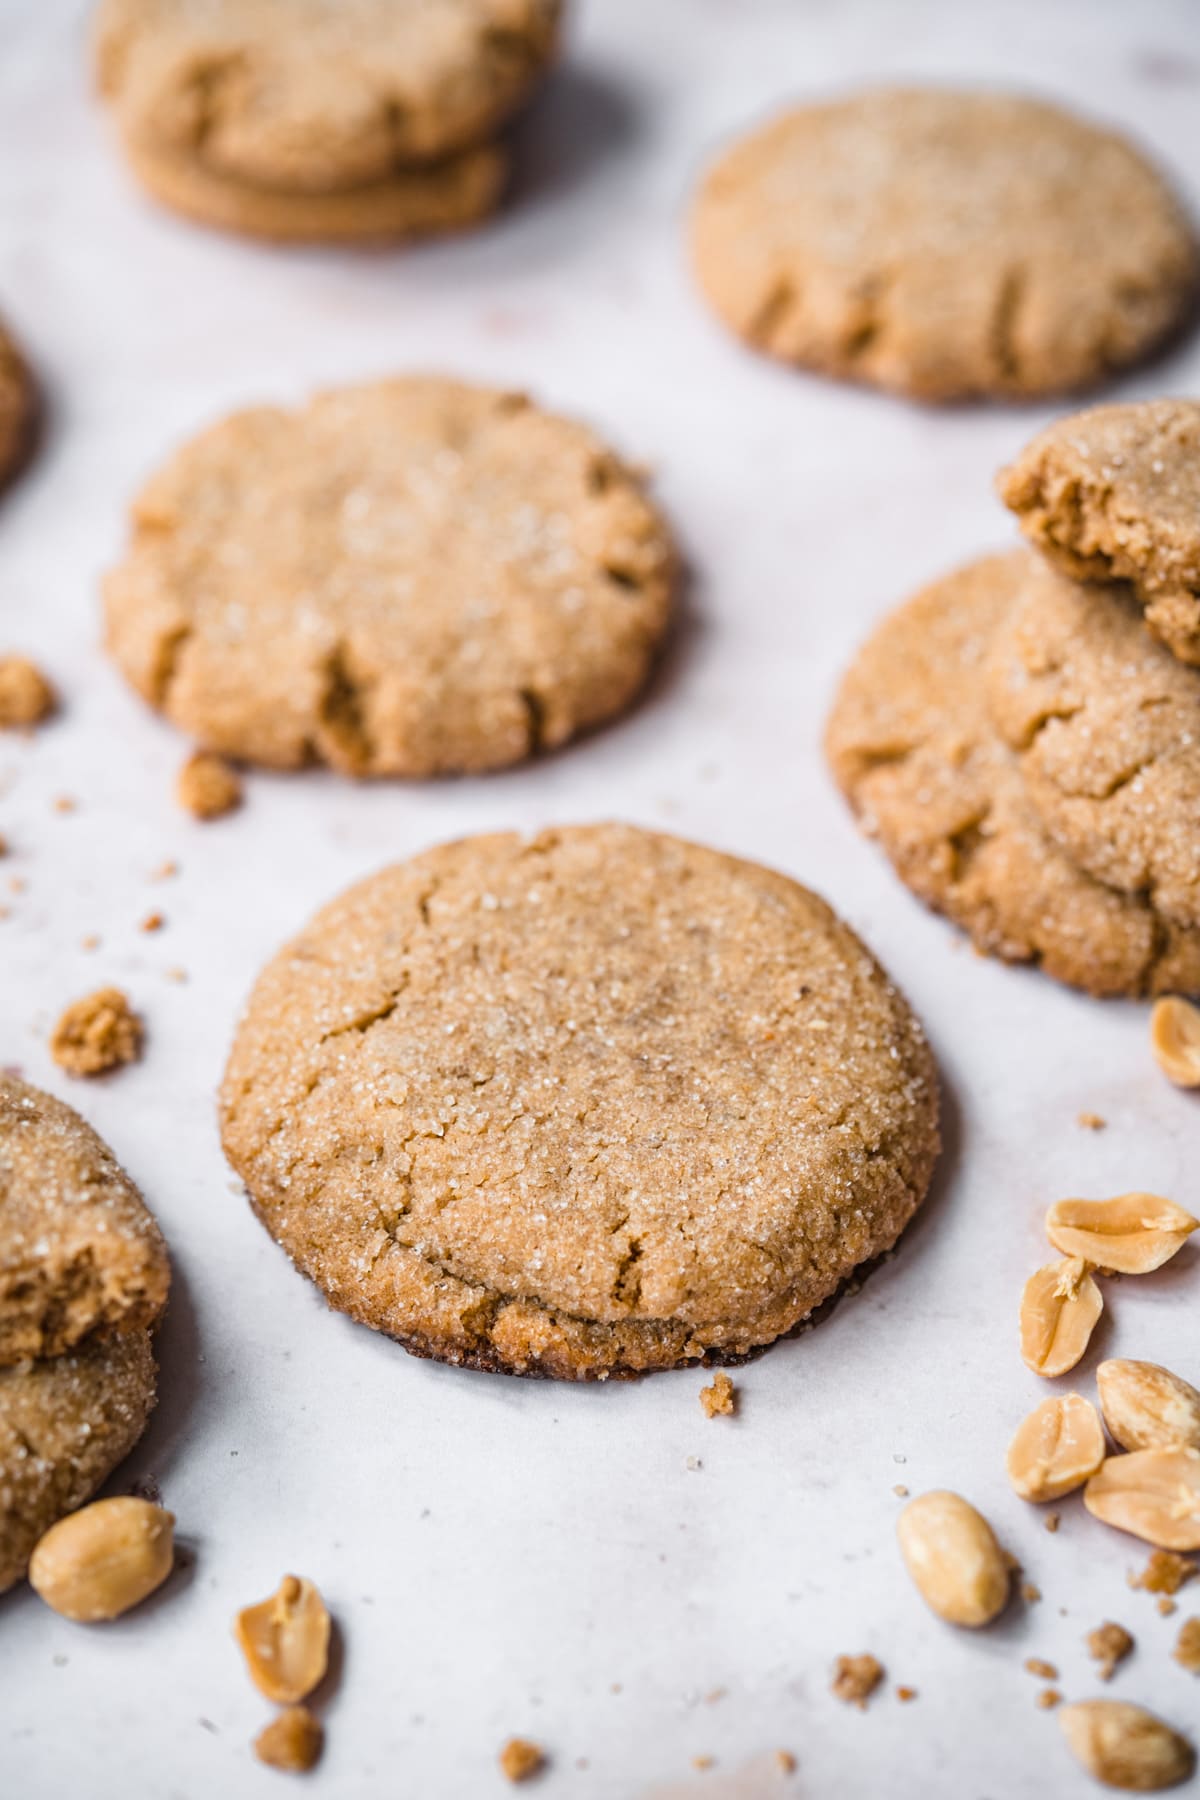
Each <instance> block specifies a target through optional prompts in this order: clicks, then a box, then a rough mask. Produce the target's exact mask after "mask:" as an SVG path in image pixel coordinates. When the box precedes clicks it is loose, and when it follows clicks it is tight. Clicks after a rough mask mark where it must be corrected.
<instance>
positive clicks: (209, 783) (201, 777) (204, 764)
mask: <svg viewBox="0 0 1200 1800" xmlns="http://www.w3.org/2000/svg"><path fill="white" fill-rule="evenodd" d="M175 795H176V798H177V799H178V801H179V804H180V806H182V807H183V809H184V811H185V812H190V813H191V815H192V817H193V818H194V819H223V818H224V817H225V815H226V814H227V813H231V812H235V811H236V810H237V808H238V807H239V806H240V805H241V804H242V778H241V776H240V775H239V774H238V772H237V770H236V769H235V768H234V766H233V764H232V763H231V762H228V761H226V759H225V757H223V756H214V755H213V754H212V753H211V752H210V751H207V750H197V751H195V752H194V753H193V755H191V756H189V757H188V759H187V761H186V762H185V763H184V765H183V767H182V768H181V769H180V771H179V775H178V778H177V780H176V783H175Z"/></svg>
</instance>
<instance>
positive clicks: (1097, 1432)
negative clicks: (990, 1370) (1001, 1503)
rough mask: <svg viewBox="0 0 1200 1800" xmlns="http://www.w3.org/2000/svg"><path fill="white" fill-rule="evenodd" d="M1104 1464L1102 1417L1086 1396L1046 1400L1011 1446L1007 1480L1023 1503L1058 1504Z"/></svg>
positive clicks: (1021, 1429)
mask: <svg viewBox="0 0 1200 1800" xmlns="http://www.w3.org/2000/svg"><path fill="white" fill-rule="evenodd" d="M1103 1461H1104V1432H1103V1430H1102V1429H1101V1426H1100V1419H1099V1415H1098V1414H1097V1412H1096V1409H1095V1407H1094V1406H1093V1405H1092V1403H1091V1401H1090V1400H1085V1399H1084V1398H1083V1395H1082V1394H1058V1395H1055V1397H1054V1398H1053V1399H1052V1400H1043V1401H1042V1404H1041V1405H1040V1406H1036V1407H1035V1408H1034V1410H1033V1411H1032V1412H1031V1413H1030V1414H1029V1416H1028V1418H1026V1419H1023V1420H1022V1421H1021V1423H1020V1425H1018V1427H1017V1430H1016V1433H1015V1435H1014V1437H1013V1440H1012V1443H1011V1444H1010V1445H1009V1446H1008V1457H1007V1459H1006V1467H1007V1469H1008V1479H1009V1480H1010V1481H1011V1482H1012V1484H1013V1487H1014V1489H1015V1490H1016V1492H1017V1493H1018V1494H1020V1496H1021V1498H1022V1500H1037V1501H1042V1500H1059V1499H1061V1498H1062V1496H1063V1495H1064V1494H1069V1493H1071V1492H1072V1491H1073V1490H1074V1489H1075V1488H1077V1487H1082V1486H1083V1484H1084V1482H1085V1481H1086V1480H1087V1479H1088V1477H1089V1476H1091V1475H1094V1474H1095V1473H1096V1470H1097V1469H1098V1468H1099V1467H1100V1464H1101V1463H1102V1462H1103Z"/></svg>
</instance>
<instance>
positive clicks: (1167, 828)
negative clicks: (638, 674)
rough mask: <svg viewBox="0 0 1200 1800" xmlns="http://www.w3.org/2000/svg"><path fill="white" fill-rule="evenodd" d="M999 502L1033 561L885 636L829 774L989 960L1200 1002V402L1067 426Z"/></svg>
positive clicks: (947, 582)
mask: <svg viewBox="0 0 1200 1800" xmlns="http://www.w3.org/2000/svg"><path fill="white" fill-rule="evenodd" d="M1000 486H1001V492H1002V494H1003V497H1004V498H1005V500H1006V501H1007V503H1008V504H1009V506H1011V507H1012V509H1013V510H1014V512H1016V514H1017V516H1018V518H1019V519H1020V521H1021V525H1022V528H1023V530H1024V531H1025V533H1026V536H1027V537H1028V538H1029V539H1030V540H1031V542H1032V543H1033V544H1034V545H1036V547H1037V548H1036V551H1033V550H1025V551H1016V552H1012V553H1010V554H1009V555H1007V556H994V557H988V558H985V559H984V560H982V561H980V562H977V563H974V564H972V565H971V566H970V567H968V568H966V569H963V570H960V571H958V572H957V573H956V574H954V575H951V576H948V577H947V578H945V579H944V580H942V581H939V582H936V583H935V584H934V585H933V586H932V587H930V588H927V589H926V590H925V591H924V592H923V593H920V594H918V595H917V596H916V598H915V599H913V600H910V601H909V602H908V603H907V604H906V605H905V606H902V607H901V608H899V610H898V611H896V612H894V613H893V614H891V615H890V616H889V617H888V618H886V619H885V620H884V621H883V623H882V625H881V626H880V627H879V628H878V629H877V630H876V632H875V633H874V635H873V636H872V638H871V639H870V640H869V641H868V643H867V644H866V645H865V646H864V648H863V650H862V651H861V652H860V654H859V656H858V658H857V660H856V661H855V663H854V665H853V666H852V667H851V669H850V671H849V673H848V674H847V676H846V678H845V680H844V682H843V684H842V688H841V691H840V693H839V695H838V699H837V701H836V704H835V706H834V710H833V713H832V715H831V718H830V721H829V726H828V734H827V749H828V753H829V758H830V762H831V764H832V767H833V771H834V774H835V776H836V778H837V780H838V782H839V785H840V786H841V787H842V789H843V791H844V792H845V794H846V795H847V797H848V799H849V800H850V802H851V805H852V806H853V807H854V808H855V810H856V812H857V813H858V815H859V817H860V819H861V820H862V821H863V823H864V825H865V827H866V829H867V830H868V831H870V832H871V833H872V834H874V835H877V836H878V837H879V838H880V840H881V842H882V843H883V845H884V847H885V849H886V850H887V852H888V854H889V856H890V857H891V859H892V861H893V863H894V864H895V865H896V868H897V869H898V871H899V873H900V875H901V877H902V879H903V880H904V881H905V882H906V883H907V884H908V885H909V886H910V887H911V888H912V889H913V890H914V891H915V892H916V893H917V894H919V895H920V896H921V897H922V898H923V899H924V900H926V901H927V902H928V903H929V904H930V905H932V906H934V907H936V908H938V909H939V910H940V911H943V912H945V913H947V914H948V915H949V916H950V917H951V918H953V919H954V920H955V921H956V922H957V923H959V924H960V925H962V926H963V927H964V928H965V929H966V930H967V931H968V932H969V933H970V935H971V937H972V938H973V940H974V941H975V943H976V945H977V946H978V947H979V948H980V949H981V950H984V951H987V952H989V953H991V954H995V955H998V956H1003V957H1006V958H1009V959H1011V960H1016V961H1033V962H1037V963H1040V964H1041V965H1042V966H1043V967H1045V968H1046V970H1047V971H1048V972H1049V973H1050V974H1052V975H1054V976H1056V977H1057V978H1058V979H1060V980H1062V981H1066V982H1069V983H1070V984H1071V985H1073V986H1076V987H1080V988H1083V989H1085V990H1086V991H1087V992H1089V993H1093V994H1130V995H1137V994H1146V993H1162V992H1167V991H1174V992H1183V993H1194V992H1197V991H1200V671H1198V670H1197V667H1196V666H1195V665H1196V664H1197V663H1200V404H1197V403H1195V402H1190V401H1172V400H1166V401H1159V402H1155V403H1151V404H1142V405H1128V406H1111V407H1102V408H1099V409H1096V410H1095V411H1092V412H1087V413H1083V414H1080V415H1077V416H1076V417H1073V418H1069V419H1065V420H1063V421H1061V422H1059V423H1058V424H1056V425H1055V426H1053V427H1052V428H1051V429H1050V430H1048V431H1046V432H1044V433H1043V434H1042V435H1041V436H1040V437H1038V438H1036V439H1035V440H1034V442H1033V443H1032V444H1031V445H1030V446H1029V447H1028V448H1027V449H1026V451H1025V452H1024V453H1023V455H1022V456H1021V457H1019V458H1018V459H1017V461H1016V462H1015V463H1014V465H1013V466H1012V467H1011V468H1010V469H1007V470H1005V471H1004V473H1003V474H1002V476H1001V481H1000Z"/></svg>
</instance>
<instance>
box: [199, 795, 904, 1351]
mask: <svg viewBox="0 0 1200 1800" xmlns="http://www.w3.org/2000/svg"><path fill="white" fill-rule="evenodd" d="M221 1112H222V1127H223V1136H224V1143H225V1149H226V1153H227V1154H228V1156H229V1159H230V1161H231V1162H232V1164H233V1166H234V1167H235V1169H236V1170H237V1171H238V1173H239V1174H240V1175H241V1176H242V1178H243V1179H244V1181H245V1182H246V1185H247V1187H248V1189H249V1192H250V1196H251V1200H252V1202H253V1204H254V1206H255V1209H256V1210H257V1212H258V1214H259V1216H260V1218H261V1219H262V1221H263V1223H264V1224H265V1225H266V1227H267V1229H268V1230H269V1231H270V1232H271V1234H272V1235H273V1236H274V1237H275V1238H276V1239H277V1240H278V1241H279V1242H280V1243H281V1244H282V1245H283V1247H284V1248H285V1249H286V1250H287V1251H288V1253H289V1255H290V1256H291V1257H292V1259H293V1261H294V1262H295V1263H296V1264H297V1266H298V1267H299V1268H300V1269H301V1270H302V1271H303V1272H304V1273H305V1274H307V1275H308V1276H310V1277H311V1279H312V1280H314V1281H315V1282H316V1283H317V1285H318V1286H319V1287H320V1288H321V1289H322V1290H323V1291H324V1293H325V1295H326V1297H327V1298H328V1300H329V1301H330V1304H331V1305H333V1306H334V1307H337V1308H339V1309H340V1310H342V1311H344V1312H347V1313H349V1314H350V1315H351V1316H352V1317H354V1318H355V1319H358V1320H360V1321H361V1322H362V1323H364V1324H367V1325H370V1326H373V1327H374V1328H375V1329H376V1330H379V1331H383V1332H385V1333H387V1334H388V1335H390V1336H392V1337H394V1338H397V1339H398V1340H399V1341H400V1342H401V1343H403V1344H404V1345H405V1346H406V1348H408V1349H410V1350H413V1351H415V1352H417V1353H418V1354H421V1355H425V1356H432V1357H437V1358H440V1359H442V1360H444V1361H447V1362H453V1363H462V1364H469V1365H472V1366H474V1367H477V1368H482V1369H493V1370H498V1371H503V1372H508V1373H515V1374H524V1375H549V1376H555V1377H560V1378H570V1379H586V1378H604V1377H607V1376H610V1375H631V1374H637V1373H641V1372H643V1371H649V1370H653V1369H662V1368H669V1367H672V1366H675V1365H678V1364H683V1363H689V1362H695V1361H698V1360H699V1359H701V1358H702V1357H704V1356H705V1355H708V1354H711V1353H717V1354H726V1355H734V1354H743V1353H746V1352H748V1351H750V1350H751V1349H753V1348H754V1347H756V1346H759V1345H763V1344H767V1343H770V1342H771V1341H772V1340H773V1339H774V1338H776V1337H778V1336H780V1335H781V1334H782V1333H784V1332H786V1331H789V1330H790V1329H791V1328H792V1327H793V1326H794V1325H795V1324H796V1323H797V1322H798V1321H799V1320H801V1319H803V1318H805V1317H806V1316H807V1315H808V1314H809V1313H810V1312H811V1311H812V1310H813V1308H814V1307H816V1306H817V1305H819V1304H820V1302H821V1301H822V1300H823V1299H825V1298H826V1297H827V1296H828V1295H829V1294H831V1293H833V1292H834V1290H835V1289H836V1288H837V1287H838V1286H839V1284H840V1283H841V1282H842V1281H843V1280H844V1278H845V1277H846V1276H848V1275H849V1274H850V1272H851V1271H852V1270H853V1269H854V1268H855V1267H856V1266H857V1265H858V1264H860V1263H862V1262H865V1261H867V1260H869V1259H870V1258H872V1257H874V1256H877V1255H879V1254H880V1253H881V1252H882V1251H883V1250H885V1249H887V1248H888V1247H889V1246H890V1245H892V1244H893V1243H894V1242H895V1240H896V1239H897V1237H898V1236H899V1234H900V1232H901V1230H902V1229H903V1227H904V1226H905V1224H906V1223H907V1222H908V1220H909V1218H910V1217H911V1215H912V1213H913V1212H914V1211H915V1209H916V1207H917V1206H918V1204H919V1203H920V1201H921V1199H922V1198H923V1196H924V1194H925V1191H926V1188H927V1186H928V1183H929V1179H930V1175H931V1172H932V1169H933V1164H934V1160H935V1157H936V1154H937V1148H938V1133H937V1092H936V1077H935V1071H934V1065H933V1060H932V1057H931V1055H930V1052H929V1050H928V1048H927V1046H926V1043H925V1040H924V1037H923V1035H922V1033H921V1029H920V1026H919V1025H918V1023H917V1022H916V1020H915V1019H914V1017H913V1015H912V1013H911V1012H910V1010H909V1008H908V1006H907V1005H906V1003H905V1001H904V1000H903V998H902V997H901V996H900V994H899V993H897V991H896V989H895V988H894V987H893V986H892V984H891V982H890V981H889V980H888V978H887V976H886V975H885V974H884V972H883V971H882V970H881V969H880V967H879V965H878V964H877V963H876V962H875V960H874V958H873V957H872V956H871V954H870V953H869V951H867V950H866V949H865V948H864V947H863V945H862V944H861V943H860V942H859V940H858V939H857V938H856V937H855V936H854V934H853V932H851V931H850V930H849V928H848V927H847V926H845V925H843V924H842V923H841V922H840V920H838V919H837V918H836V917H835V915H834V914H833V913H832V912H831V911H830V909H829V908H828V907H827V906H826V905H825V903H824V902H823V901H821V900H819V899H817V898H816V896H815V895H813V894H810V893H809V892H808V891H807V890H806V889H804V888H802V887H799V886H797V884H796V883H795V882H792V881H790V880H788V879H787V878H785V877H784V876H782V875H779V874H775V873H773V872H772V871H770V870H767V869H763V868H760V867H758V866H757V865H755V864H752V863H747V862H741V861H738V860H736V859H734V858H732V857H729V856H723V855H720V854H718V853H717V852H716V851H713V850H708V849H704V848H701V847H699V846H697V845H694V844H687V843H683V842H681V841H679V840H678V839H674V838H669V837H663V836H660V835H657V834H655V833H650V832H644V831H640V830H636V829H634V828H633V827H630V826H622V825H594V826H579V827H575V828H571V829H564V830H561V831H551V832H545V833H543V834H541V835H540V836H538V837H536V838H521V837H518V836H517V835H515V834H506V835H496V836H487V837H480V838H474V839H467V840H465V841H462V842H459V843H452V844H445V845H442V846H440V847H438V848H436V849H434V850H431V851H428V852H426V853H425V854H424V855H422V856H418V857H416V858H414V859H413V860H412V861H411V862H408V863H404V864H401V865H399V866H398V867H395V868H391V869H387V870H384V871H383V872H382V873H381V874H379V875H376V876H374V877H372V878H371V879H369V880H367V881H365V882H362V883H361V884H360V885H359V886H357V887H355V888H352V889H351V890H350V891H349V892H348V893H346V894H344V895H343V896H342V897H341V898H340V899H338V900H335V901H334V902H333V903H332V905H330V906H327V907H326V908H325V909H324V910H323V911H322V912H320V913H319V914H318V915H317V917H316V918H315V919H314V920H313V921H312V923H311V924H310V925H309V926H308V927H307V929H306V930H305V931H303V932H302V933H301V935H300V936H299V937H298V938H296V939H295V940H294V941H293V942H292V943H291V944H289V945H288V946H287V947H286V948H285V949H284V950H282V951H281V952H280V954H279V955H278V956H277V957H276V958H275V960H274V961H273V962H272V963H271V964H270V965H269V966H268V967H267V969H266V970H265V971H264V973H263V974H262V976H261V977H260V979H259V981H258V984H257V986H256V988H255V990H254V993H253V995H252V997H251V1000H250V1004H249V1007H248V1009H247V1011H246V1013H245V1016H244V1017H243V1019H242V1022H241V1024H240V1026H239V1029H238V1032H237V1036H236V1040H235V1043H234V1047H233V1051H232V1054H231V1057H230V1060H229V1065H228V1068H227V1070H226V1075H225V1080H224V1084H223V1087H222V1092H221Z"/></svg>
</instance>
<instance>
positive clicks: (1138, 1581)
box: [1129, 1550, 1200, 1594]
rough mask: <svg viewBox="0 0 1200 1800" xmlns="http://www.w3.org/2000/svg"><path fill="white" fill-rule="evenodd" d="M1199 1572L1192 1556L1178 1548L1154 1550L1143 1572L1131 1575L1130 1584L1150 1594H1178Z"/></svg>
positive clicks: (1199, 1569)
mask: <svg viewBox="0 0 1200 1800" xmlns="http://www.w3.org/2000/svg"><path fill="white" fill-rule="evenodd" d="M1197 1573H1200V1568H1198V1567H1197V1564H1195V1563H1194V1562H1193V1561H1192V1559H1191V1557H1190V1556H1180V1554H1179V1552H1178V1551H1177V1550H1152V1551H1151V1553H1150V1560H1149V1562H1148V1563H1147V1564H1146V1566H1145V1568H1144V1569H1143V1570H1142V1572H1141V1574H1140V1575H1130V1576H1129V1585H1130V1587H1131V1588H1142V1589H1143V1590H1144V1591H1145V1592H1146V1593H1148V1594H1177V1593H1178V1592H1179V1590H1180V1588H1181V1587H1183V1585H1184V1583H1185V1582H1188V1581H1191V1579H1192V1577H1193V1576H1194V1575H1196V1574H1197Z"/></svg>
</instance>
